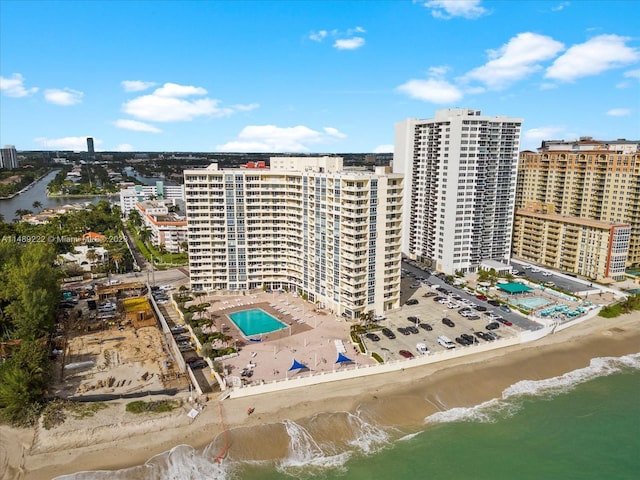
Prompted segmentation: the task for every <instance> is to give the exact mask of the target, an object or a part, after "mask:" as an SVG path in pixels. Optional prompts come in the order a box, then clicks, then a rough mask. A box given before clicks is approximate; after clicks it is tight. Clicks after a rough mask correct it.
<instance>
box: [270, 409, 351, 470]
mask: <svg viewBox="0 0 640 480" xmlns="http://www.w3.org/2000/svg"><path fill="white" fill-rule="evenodd" d="M283 423H284V426H285V429H286V430H287V434H288V435H289V455H288V456H287V458H285V459H283V460H281V461H280V462H279V463H278V465H277V469H278V471H280V472H282V473H284V474H286V475H291V476H299V475H301V474H304V475H305V476H306V475H309V476H313V472H314V471H317V470H325V469H329V468H333V469H341V468H343V466H344V464H345V463H346V462H347V460H348V459H349V458H350V457H351V452H348V451H347V452H342V453H339V454H336V455H330V454H326V453H325V452H324V451H323V449H322V448H321V447H320V446H319V445H318V443H317V442H316V441H315V440H314V439H313V437H312V436H311V435H310V434H309V432H308V431H307V430H306V429H305V428H304V427H302V426H301V425H298V424H297V423H296V422H293V421H291V420H285V421H284V422H283Z"/></svg>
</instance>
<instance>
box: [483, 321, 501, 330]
mask: <svg viewBox="0 0 640 480" xmlns="http://www.w3.org/2000/svg"><path fill="white" fill-rule="evenodd" d="M486 328H487V330H496V329H498V328H500V324H499V323H498V322H491V323H489V324H487V327H486Z"/></svg>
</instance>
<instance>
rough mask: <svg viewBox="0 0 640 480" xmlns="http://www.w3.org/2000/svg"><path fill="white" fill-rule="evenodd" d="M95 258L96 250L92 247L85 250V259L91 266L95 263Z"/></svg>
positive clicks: (96, 256) (96, 257) (96, 255)
mask: <svg viewBox="0 0 640 480" xmlns="http://www.w3.org/2000/svg"><path fill="white" fill-rule="evenodd" d="M97 259H98V254H97V253H96V251H95V250H94V249H93V248H90V249H89V250H87V260H89V262H91V265H92V266H93V264H94V263H96V260H97Z"/></svg>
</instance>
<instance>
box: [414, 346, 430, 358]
mask: <svg viewBox="0 0 640 480" xmlns="http://www.w3.org/2000/svg"><path fill="white" fill-rule="evenodd" d="M416 350H417V351H418V353H419V354H421V355H426V354H427V353H429V349H428V348H427V346H426V345H425V344H424V343H416Z"/></svg>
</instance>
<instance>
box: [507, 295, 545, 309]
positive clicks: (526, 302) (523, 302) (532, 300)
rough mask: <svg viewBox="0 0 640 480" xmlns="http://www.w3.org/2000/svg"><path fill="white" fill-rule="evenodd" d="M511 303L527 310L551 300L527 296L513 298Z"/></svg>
mask: <svg viewBox="0 0 640 480" xmlns="http://www.w3.org/2000/svg"><path fill="white" fill-rule="evenodd" d="M511 303H512V304H514V305H519V306H521V307H523V308H526V309H527V310H533V309H534V308H538V307H542V306H544V305H548V304H550V303H552V302H551V300H548V299H546V298H542V297H529V298H520V299H518V300H513V301H512V302H511Z"/></svg>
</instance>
